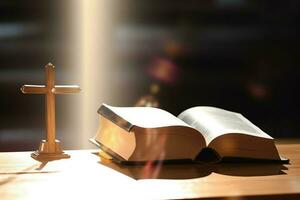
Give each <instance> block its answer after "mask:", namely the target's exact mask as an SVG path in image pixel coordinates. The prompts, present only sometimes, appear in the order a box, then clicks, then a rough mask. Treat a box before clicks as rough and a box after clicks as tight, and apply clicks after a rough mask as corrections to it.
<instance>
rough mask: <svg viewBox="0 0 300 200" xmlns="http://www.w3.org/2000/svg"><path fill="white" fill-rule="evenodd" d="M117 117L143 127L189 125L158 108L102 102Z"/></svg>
mask: <svg viewBox="0 0 300 200" xmlns="http://www.w3.org/2000/svg"><path fill="white" fill-rule="evenodd" d="M102 106H105V107H106V108H108V109H110V110H111V111H113V112H114V113H115V114H117V115H118V116H119V117H121V118H123V119H124V120H126V121H128V122H129V123H130V124H132V125H135V126H139V127H143V128H158V127H168V126H185V127H190V126H189V125H188V124H186V123H185V122H183V121H181V120H180V119H178V118H177V117H175V116H174V115H172V114H171V113H168V112H167V111H164V110H162V109H158V108H151V107H113V106H108V105H106V104H103V105H102Z"/></svg>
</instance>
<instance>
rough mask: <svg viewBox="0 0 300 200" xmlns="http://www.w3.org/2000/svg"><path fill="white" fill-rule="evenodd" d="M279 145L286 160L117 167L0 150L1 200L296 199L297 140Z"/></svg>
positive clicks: (89, 155) (299, 180) (91, 158)
mask: <svg viewBox="0 0 300 200" xmlns="http://www.w3.org/2000/svg"><path fill="white" fill-rule="evenodd" d="M278 149H279V151H280V153H281V154H282V155H283V156H285V157H288V158H289V159H290V164H288V165H281V164H263V163H260V164H254V163H252V164H249V163H231V164H230V163H227V164H226V163H223V164H214V165H200V164H176V165H174V164H165V165H152V164H151V163H148V164H147V165H144V166H141V165H140V166H122V165H117V164H115V163H113V162H111V161H110V160H108V159H104V158H100V157H99V156H98V155H96V154H93V152H95V150H78V151H68V153H69V154H70V155H71V159H66V160H59V161H52V162H44V163H40V162H37V161H35V160H33V159H32V158H31V157H30V153H31V152H13V153H0V199H1V200H6V199H22V200H24V199H43V200H44V199H52V200H54V199H173V198H200V199H201V198H209V199H219V198H226V199H300V144H279V145H278ZM241 197H243V198H241Z"/></svg>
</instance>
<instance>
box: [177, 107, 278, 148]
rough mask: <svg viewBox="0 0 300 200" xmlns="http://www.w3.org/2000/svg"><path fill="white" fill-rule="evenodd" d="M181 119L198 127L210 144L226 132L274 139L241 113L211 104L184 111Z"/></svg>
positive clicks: (180, 116)
mask: <svg viewBox="0 0 300 200" xmlns="http://www.w3.org/2000/svg"><path fill="white" fill-rule="evenodd" d="M178 118H179V119H181V120H183V121H184V122H186V123H187V124H189V125H190V126H192V127H193V128H195V129H197V130H198V131H199V132H200V133H201V134H202V135H203V136H204V137H205V140H206V144H209V143H210V142H211V141H212V140H213V139H214V138H216V137H218V136H220V135H223V134H226V133H242V134H246V135H252V136H257V137H263V138H268V139H272V137H270V136H269V135H268V134H266V133H265V132H263V131H262V130H261V129H259V128H258V127H257V126H255V125H254V124H252V123H251V122H250V121H249V120H247V119H246V118H245V117H243V116H242V115H241V114H239V113H235V112H230V111H227V110H223V109H220V108H215V107H209V106H198V107H193V108H190V109H188V110H185V111H184V112H182V113H181V114H180V115H179V116H178Z"/></svg>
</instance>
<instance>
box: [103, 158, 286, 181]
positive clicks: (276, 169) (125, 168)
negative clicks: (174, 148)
mask: <svg viewBox="0 0 300 200" xmlns="http://www.w3.org/2000/svg"><path fill="white" fill-rule="evenodd" d="M99 164H101V165H104V166H106V167H109V168H111V169H114V170H116V171H118V172H120V173H122V174H125V175H127V176H129V177H131V178H134V179H192V178H201V177H205V176H208V175H210V174H211V173H218V174H222V175H228V176H271V175H284V174H286V173H285V172H284V171H282V170H288V168H287V167H286V166H284V165H283V164H280V163H251V162H249V163H247V162H243V163H217V164H197V163H151V162H148V163H145V164H144V165H124V164H119V163H115V162H113V161H112V160H108V159H105V158H101V160H100V161H99Z"/></svg>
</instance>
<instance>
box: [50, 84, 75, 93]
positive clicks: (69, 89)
mask: <svg viewBox="0 0 300 200" xmlns="http://www.w3.org/2000/svg"><path fill="white" fill-rule="evenodd" d="M52 92H53V93H54V94H71V93H78V92H80V87H79V86H78V85H56V86H55V87H54V88H53V89H52Z"/></svg>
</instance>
